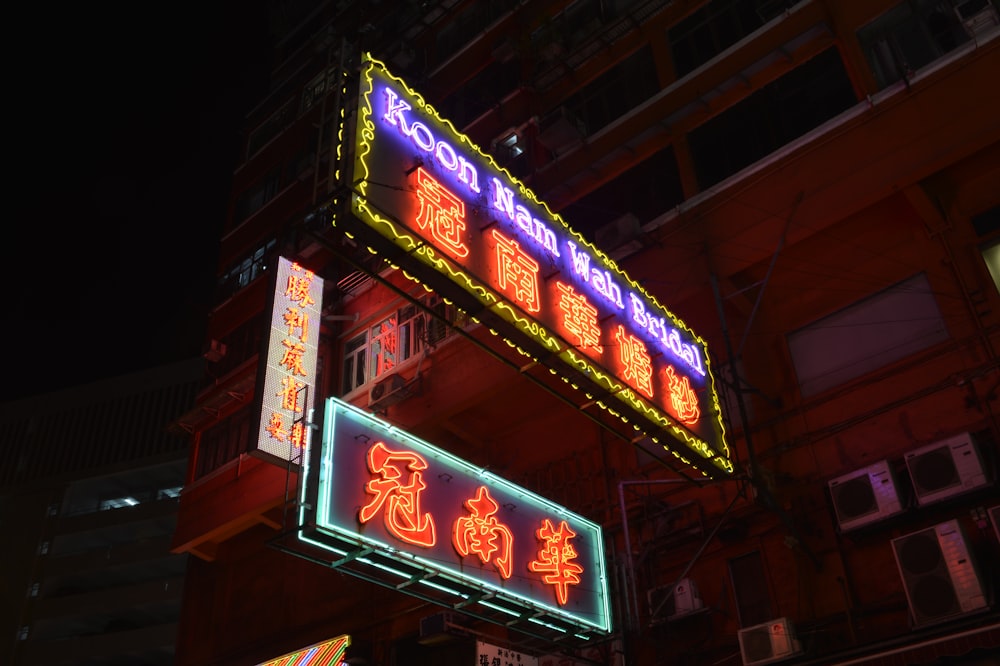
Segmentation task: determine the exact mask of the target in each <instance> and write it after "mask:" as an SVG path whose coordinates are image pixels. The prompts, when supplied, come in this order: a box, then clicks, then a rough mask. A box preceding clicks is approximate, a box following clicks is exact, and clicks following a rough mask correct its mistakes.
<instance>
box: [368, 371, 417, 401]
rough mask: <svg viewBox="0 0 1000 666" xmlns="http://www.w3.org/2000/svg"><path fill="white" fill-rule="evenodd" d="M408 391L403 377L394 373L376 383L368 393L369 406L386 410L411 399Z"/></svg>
mask: <svg viewBox="0 0 1000 666" xmlns="http://www.w3.org/2000/svg"><path fill="white" fill-rule="evenodd" d="M409 395H410V394H409V391H408V390H407V389H406V380H405V379H403V377H402V375H399V374H396V373H393V374H391V375H389V376H388V377H386V378H385V379H382V380H380V381H378V382H376V383H375V385H374V386H372V387H371V389H369V391H368V406H369V407H371V408H375V409H384V408H385V407H389V406H390V405H395V404H396V403H397V402H399V401H401V400H404V399H405V398H408V397H409Z"/></svg>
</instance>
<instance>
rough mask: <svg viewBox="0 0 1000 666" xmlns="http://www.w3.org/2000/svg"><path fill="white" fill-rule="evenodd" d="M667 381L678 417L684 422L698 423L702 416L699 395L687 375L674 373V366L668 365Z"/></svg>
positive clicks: (671, 402) (671, 401)
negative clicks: (679, 375)
mask: <svg viewBox="0 0 1000 666" xmlns="http://www.w3.org/2000/svg"><path fill="white" fill-rule="evenodd" d="M666 373H667V383H668V384H669V385H670V404H671V405H672V406H673V408H674V411H675V412H676V413H677V418H678V419H680V420H681V421H682V422H684V423H688V424H691V423H696V422H697V421H698V418H699V417H700V416H701V410H700V409H699V408H698V395H697V394H696V393H695V392H694V390H693V389H692V388H691V383H690V382H688V378H687V377H678V376H677V375H675V374H674V368H673V366H670V365H668V366H667V370H666Z"/></svg>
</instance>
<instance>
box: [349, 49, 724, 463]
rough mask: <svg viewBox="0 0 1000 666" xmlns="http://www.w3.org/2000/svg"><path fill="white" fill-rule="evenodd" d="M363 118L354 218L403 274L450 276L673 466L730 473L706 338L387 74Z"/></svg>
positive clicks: (370, 75) (372, 82) (363, 107)
mask: <svg viewBox="0 0 1000 666" xmlns="http://www.w3.org/2000/svg"><path fill="white" fill-rule="evenodd" d="M359 108H360V112H359V116H360V117H359V121H358V135H357V136H358V146H357V151H356V155H357V159H356V165H355V196H354V213H355V215H356V216H357V217H358V218H359V219H361V220H362V221H364V222H366V223H367V224H368V225H369V226H371V227H372V228H374V229H375V230H376V231H378V233H379V234H381V235H382V236H383V237H385V238H387V239H389V240H390V241H392V242H393V243H395V244H396V245H397V246H399V247H401V248H403V249H405V250H406V251H407V252H408V253H409V255H410V256H411V257H412V258H413V261H414V262H420V265H421V268H419V269H415V268H413V267H412V266H406V267H405V268H407V269H408V270H410V271H411V272H413V273H416V279H418V280H419V279H420V272H421V271H426V270H428V269H431V270H434V271H437V272H439V273H442V274H444V275H446V276H448V278H449V279H450V280H451V281H452V282H454V283H455V284H457V285H458V286H460V287H462V288H463V289H465V290H466V291H467V292H469V293H470V294H472V295H474V296H476V298H477V299H478V300H479V301H480V302H481V303H482V304H483V305H484V306H485V307H487V308H489V309H490V310H491V311H492V312H493V313H494V314H495V315H497V316H499V317H501V318H502V319H504V320H505V321H507V322H508V323H509V324H511V325H512V326H513V327H514V328H516V329H517V330H518V331H519V332H520V334H522V335H526V336H529V337H530V338H531V339H532V340H533V341H534V342H535V343H536V344H537V345H541V346H542V347H543V348H544V349H545V352H546V354H547V355H549V356H554V357H556V358H558V359H560V361H561V363H562V367H563V368H566V369H567V370H572V371H573V372H572V373H567V374H568V375H570V376H572V377H574V381H578V382H580V383H581V384H589V385H583V386H579V387H578V388H580V389H582V390H583V391H585V392H587V393H588V396H589V397H593V395H597V396H598V398H597V400H599V404H601V406H604V407H606V408H608V409H610V410H611V411H612V412H615V407H614V404H615V401H616V400H617V401H619V402H620V403H624V404H625V405H627V406H628V407H629V409H630V410H631V411H632V413H638V414H641V415H642V416H641V419H642V421H644V423H636V424H635V425H636V426H637V427H639V428H642V429H645V430H647V431H648V432H650V434H653V433H654V432H655V433H660V432H663V431H666V432H668V433H669V434H670V435H671V436H672V439H673V440H674V441H676V442H678V443H680V444H682V445H683V447H672V446H667V443H666V442H660V443H661V444H663V445H664V446H667V448H668V450H670V451H671V452H672V453H674V455H676V456H678V457H679V458H681V459H682V460H684V461H685V462H688V463H691V464H694V465H695V466H697V467H700V468H702V471H705V469H706V466H705V464H704V463H703V462H702V461H708V467H709V468H712V469H715V470H722V471H723V472H726V473H729V472H732V469H733V467H732V462H731V461H730V455H729V449H728V446H727V445H726V442H725V436H724V428H723V425H722V419H721V414H720V409H719V402H718V395H717V392H716V390H715V386H714V379H713V377H712V374H711V372H710V367H709V358H708V353H707V350H706V348H705V343H704V341H703V340H702V339H701V338H700V337H698V336H697V335H696V334H695V333H694V332H693V331H691V330H690V329H689V328H688V327H687V326H686V325H685V324H684V323H683V322H682V321H680V320H679V319H678V318H677V317H675V316H674V315H673V314H671V313H670V312H669V311H667V310H666V309H665V308H663V307H662V306H660V305H659V304H658V303H657V302H656V301H655V299H653V297H652V296H650V295H649V294H647V293H646V292H645V291H644V290H643V289H642V287H641V286H640V285H639V284H638V283H636V282H635V281H633V280H631V279H630V278H629V277H628V276H627V275H625V274H624V273H623V272H621V271H620V270H619V269H618V267H617V265H616V264H615V263H614V261H612V260H611V259H610V258H608V257H607V256H606V255H605V254H604V253H602V252H601V251H600V250H598V249H597V248H595V247H593V246H592V245H590V244H588V243H587V241H585V240H584V239H583V238H582V237H581V236H579V235H578V234H576V233H575V232H573V231H572V230H571V229H569V227H567V226H566V224H565V223H564V222H563V221H562V220H561V219H560V218H559V217H558V216H557V215H555V214H553V213H552V212H551V211H549V209H548V208H547V207H546V206H545V204H544V203H542V202H540V201H538V199H537V198H536V197H535V196H534V194H533V193H532V192H531V191H530V190H528V189H527V188H526V187H524V185H522V184H521V183H519V182H517V181H516V180H515V179H514V178H512V177H511V176H510V175H509V174H508V173H507V172H506V171H504V170H503V169H501V168H500V167H498V166H497V165H496V164H495V163H494V162H493V161H492V160H491V159H490V158H489V157H488V156H486V155H485V154H483V153H482V152H481V151H480V150H479V149H478V148H477V147H476V146H474V145H473V144H472V143H471V142H470V141H469V139H468V138H467V137H465V136H464V135H462V134H460V133H459V132H457V131H456V130H455V129H454V127H453V126H452V125H451V124H450V123H449V122H447V121H445V120H442V119H441V118H439V117H438V116H437V114H436V113H435V112H434V110H433V108H431V107H430V106H429V105H427V104H426V103H425V102H424V101H423V99H422V98H421V97H420V96H419V95H417V94H416V93H415V92H413V91H412V90H410V89H409V88H408V87H407V86H406V85H405V84H404V83H403V82H402V81H401V80H399V79H397V78H395V77H393V76H392V75H390V74H389V73H388V72H387V71H385V69H384V67H383V66H382V65H381V63H377V62H376V61H371V60H370V61H369V62H368V66H367V67H366V68H365V70H364V76H363V80H362V83H361V102H360V106H359ZM505 337H508V339H510V341H511V342H512V343H514V344H517V343H518V340H516V339H511V338H512V336H510V335H509V334H508V335H506V336H505ZM581 377H583V378H585V379H582V380H581V379H580V378H581ZM612 396H613V397H612ZM650 425H652V426H653V428H650V427H649V426H650ZM692 454H693V455H692ZM689 458H690V459H689Z"/></svg>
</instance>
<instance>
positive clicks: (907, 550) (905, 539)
mask: <svg viewBox="0 0 1000 666" xmlns="http://www.w3.org/2000/svg"><path fill="white" fill-rule="evenodd" d="M892 551H893V555H894V556H895V557H896V566H897V567H898V568H899V574H900V576H902V579H903V588H904V590H905V591H906V601H907V603H908V604H909V606H910V613H911V617H912V618H913V622H914V624H916V625H917V626H922V625H927V624H934V623H937V622H944V621H947V620H950V619H952V618H956V617H960V616H963V615H966V614H969V613H973V612H975V611H977V610H981V609H984V608H986V607H987V602H986V595H985V594H984V591H983V584H982V581H981V580H980V578H979V572H978V571H977V568H976V565H975V562H974V561H973V559H972V553H971V552H970V551H969V546H968V544H967V542H966V540H965V535H964V533H963V532H962V528H961V526H960V525H959V524H958V521H957V520H949V521H947V522H944V523H939V524H937V525H935V526H933V527H928V528H926V529H923V530H920V531H919V532H913V533H912V534H907V535H906V536H901V537H896V538H895V539H893V540H892Z"/></svg>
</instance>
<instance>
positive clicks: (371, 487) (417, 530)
mask: <svg viewBox="0 0 1000 666" xmlns="http://www.w3.org/2000/svg"><path fill="white" fill-rule="evenodd" d="M368 469H369V470H370V471H371V472H372V473H373V474H378V475H379V478H377V479H372V480H371V481H369V482H368V483H367V484H365V492H367V493H368V494H369V495H372V499H371V501H369V502H368V504H366V505H365V506H363V507H362V508H361V510H360V511H358V520H359V521H360V522H361V523H367V522H368V521H370V520H371V519H372V518H374V517H375V516H376V515H377V514H378V513H379V511H381V510H382V509H383V507H384V509H385V512H384V516H383V517H384V520H385V527H386V529H387V530H389V532H390V533H392V534H393V535H394V536H396V537H397V538H399V539H401V540H402V541H406V542H407V543H412V544H414V545H417V546H428V547H430V546H433V545H434V544H435V543H436V542H437V539H436V537H435V534H434V517H433V516H432V515H431V514H430V513H424V512H422V511H421V510H420V493H421V492H422V491H423V490H424V488H426V487H427V484H426V483H424V480H423V470H425V469H427V461H426V460H424V458H423V457H422V456H420V455H417V454H416V453H413V452H412V451H391V450H389V449H388V448H386V446H385V444H384V443H383V442H376V443H375V445H374V446H372V448H370V449H369V450H368Z"/></svg>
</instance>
